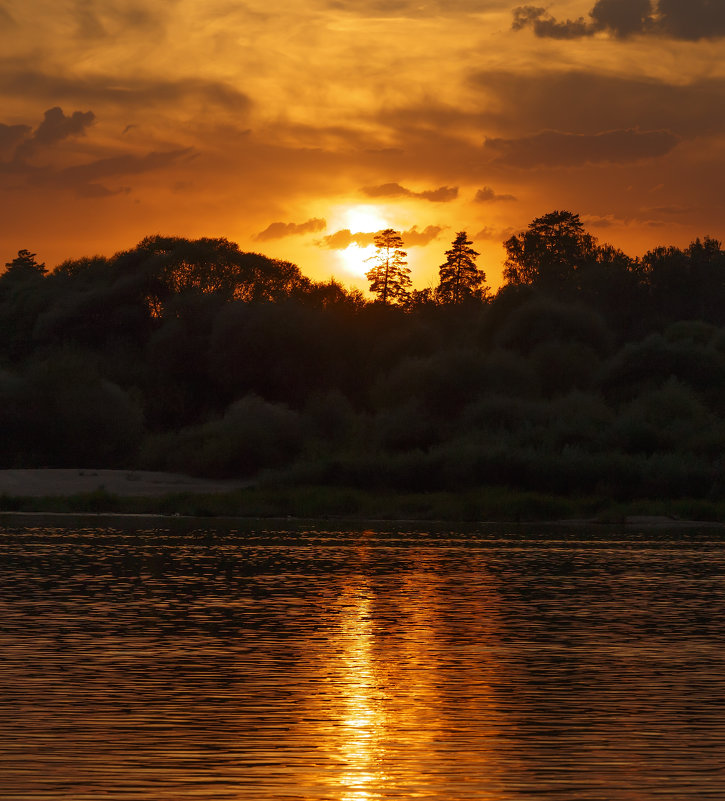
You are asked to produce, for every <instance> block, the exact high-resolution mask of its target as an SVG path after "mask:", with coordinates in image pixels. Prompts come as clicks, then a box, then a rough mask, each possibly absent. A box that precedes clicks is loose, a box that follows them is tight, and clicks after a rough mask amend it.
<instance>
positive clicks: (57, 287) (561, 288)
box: [0, 212, 725, 499]
mask: <svg viewBox="0 0 725 801" xmlns="http://www.w3.org/2000/svg"><path fill="white" fill-rule="evenodd" d="M391 247H392V251H393V255H394V252H395V251H396V250H400V247H399V246H398V245H397V244H396V243H395V242H392V240H391ZM506 248H507V251H508V262H507V273H506V275H507V283H506V284H505V285H504V286H503V287H502V288H501V289H500V290H499V291H498V292H497V293H496V294H495V295H493V296H491V297H489V296H487V295H486V293H485V292H476V291H474V290H476V289H480V287H481V283H482V282H481V281H478V279H477V275H476V274H475V273H471V263H470V262H467V261H466V260H467V259H470V260H471V262H472V261H473V259H474V258H475V256H476V255H477V254H476V253H475V251H473V250H472V249H471V243H470V242H469V240H468V239H467V237H466V235H465V232H462V233H461V234H459V235H458V237H457V239H456V241H455V242H454V244H453V248H452V250H451V251H448V253H447V260H446V265H449V266H450V265H451V264H453V266H454V267H455V264H456V261H455V259H456V258H457V257H459V256H460V257H461V259H460V266H462V267H463V268H465V270H463V271H461V272H460V273H459V274H460V275H462V276H464V278H465V275H466V274H468V275H469V278H470V276H471V275H473V279H474V280H469V279H466V280H468V284H467V286H468V288H469V289H470V290H471V291H470V292H468V291H465V292H458V291H453V292H451V291H449V290H450V288H451V286H452V285H451V284H450V280H451V276H452V275H453V276H455V272H451V270H447V271H446V270H443V271H442V273H441V281H442V282H444V281H447V282H449V283H448V284H447V285H446V286H444V288H443V291H440V287H439V288H431V289H430V291H418V292H413V293H411V294H410V295H407V296H406V299H405V302H404V303H403V302H401V301H400V298H397V299H396V300H397V302H396V303H391V302H390V301H391V298H390V297H385V298H383V297H380V295H379V293H378V296H379V299H378V300H377V301H375V302H366V301H365V299H364V298H363V297H362V295H361V294H360V293H358V292H354V291H349V290H346V289H345V288H344V287H342V286H341V285H339V284H337V283H335V282H334V281H332V282H327V283H316V282H313V281H311V280H309V279H307V278H305V277H304V276H303V275H302V274H301V273H300V271H299V270H298V269H297V267H295V266H294V265H292V264H289V263H288V262H281V261H277V260H273V259H268V258H266V257H264V256H262V255H259V254H255V253H244V252H242V251H240V250H239V248H238V247H237V246H236V245H234V244H233V243H230V242H228V241H226V240H224V239H200V240H196V241H189V240H186V239H180V238H165V237H150V238H147V239H145V240H143V241H142V242H141V243H139V245H138V246H137V247H135V248H133V249H132V250H129V251H126V252H122V253H118V254H116V255H115V256H113V257H112V258H103V257H100V256H97V257H92V258H84V259H79V260H72V261H66V262H64V263H63V264H61V265H59V266H58V267H56V269H54V270H50V271H49V270H46V268H45V266H44V265H40V264H38V263H37V261H36V260H35V256H34V255H33V254H32V253H31V252H30V251H21V252H20V253H19V254H18V256H17V258H15V259H14V260H12V261H10V262H8V264H7V265H6V267H7V269H6V271H5V272H4V273H3V274H2V275H1V276H0V431H1V432H2V440H1V441H0V466H2V467H38V466H46V467H53V466H56V467H61V466H68V467H71V466H72V467H124V468H130V467H146V468H153V469H171V470H178V471H183V472H189V473H193V474H200V475H207V476H235V477H238V476H254V475H257V474H259V472H260V471H263V470H266V471H276V475H277V477H278V479H279V480H285V481H287V482H299V483H316V484H327V485H332V484H335V485H343V486H354V487H361V488H367V489H373V490H381V491H383V490H390V489H393V490H416V491H420V490H425V491H428V490H430V491H433V490H438V489H453V490H458V489H464V488H465V489H470V488H475V487H480V486H484V485H506V486H510V487H515V488H520V489H531V490H539V491H551V492H558V493H576V494H586V493H596V494H599V495H605V496H607V497H612V498H623V499H625V498H633V497H645V496H648V497H655V496H660V497H661V496H691V497H701V498H704V497H712V498H722V497H723V496H724V495H725V474H724V473H723V462H722V454H723V452H724V451H725V448H724V446H725V251H723V250H722V248H721V246H720V243H718V242H716V241H715V240H712V239H705V240H703V241H700V240H698V241H696V242H694V243H692V244H691V245H690V246H689V247H687V248H685V249H679V248H674V247H667V248H658V249H656V250H654V251H652V252H650V253H648V254H646V255H645V256H644V257H643V258H641V259H632V258H629V257H628V256H626V255H625V254H624V253H622V252H621V251H617V250H615V249H613V248H611V247H609V246H602V245H599V244H598V243H597V242H596V241H595V240H594V238H593V237H591V236H590V235H589V234H587V233H586V232H585V231H584V229H583V226H582V225H581V221H580V220H579V218H578V216H577V215H574V214H571V213H569V212H553V213H552V214H549V215H546V216H544V217H542V218H539V219H538V220H535V221H534V222H532V224H531V226H530V227H529V229H528V230H527V231H526V232H523V233H522V234H520V235H518V236H516V237H512V238H511V239H510V240H509V241H508V242H507V243H506ZM466 270H467V271H468V273H466V272H465V271H466ZM461 286H463V284H462V285H461ZM463 296H465V300H466V302H465V303H463V302H459V301H460V300H461V298H462V297H463Z"/></svg>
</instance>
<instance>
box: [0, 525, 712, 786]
mask: <svg viewBox="0 0 725 801" xmlns="http://www.w3.org/2000/svg"><path fill="white" fill-rule="evenodd" d="M618 537H619V538H618ZM0 660H1V661H0V733H1V735H0V797H1V798H3V799H5V801H20V800H21V799H22V801H30V800H31V799H42V800H43V801H46V799H48V800H49V799H65V800H66V801H67V800H69V799H70V800H71V801H81V799H93V800H94V801H97V799H104V800H105V801H116V799H119V800H120V799H123V800H124V801H134V800H135V799H139V800H143V801H151V800H152V799H153V801H167V800H168V801H172V800H173V801H179V800H180V799H197V800H199V799H201V800H202V801H204V800H205V799H251V800H252V801H270V800H271V799H300V800H303V801H308V800H309V801H318V799H336V800H339V801H373V800H374V799H437V800H438V799H440V800H441V801H447V800H448V799H482V800H483V799H491V800H492V801H493V800H494V799H495V801H523V799H538V798H542V799H550V800H551V801H560V800H564V799H567V800H568V799H572V800H573V799H582V800H584V799H586V801H595V800H596V799H602V801H613V800H614V799H627V800H628V801H643V800H645V799H658V801H661V800H662V799H678V800H679V799H686V798H693V799H708V798H710V799H725V548H724V547H723V541H722V539H720V535H719V534H717V533H710V534H708V533H707V532H705V533H701V534H700V535H692V536H687V535H682V534H678V535H677V538H676V539H675V538H668V536H667V535H661V534H656V533H650V534H642V535H639V536H637V535H627V537H626V538H625V536H624V535H622V534H617V533H611V534H606V533H605V534H601V533H600V534H599V535H598V538H597V539H589V540H584V541H577V539H576V538H574V537H573V536H572V534H571V533H570V534H569V535H568V536H567V537H564V536H563V535H556V534H555V533H554V532H549V533H546V532H538V535H537V532H530V533H529V535H528V538H525V537H524V536H523V535H521V534H511V533H510V532H507V531H506V530H505V529H502V530H501V531H500V532H499V533H498V535H497V536H493V535H490V534H485V535H484V534H465V535H463V534H459V535H456V534H450V533H447V534H440V533H438V534H410V533H408V534H401V533H396V532H395V531H392V532H388V533H379V532H378V533H372V532H368V533H364V532H353V533H335V532H321V531H313V532H297V533H292V532H290V533H285V532H279V531H276V532H275V531H271V532H270V531H264V530H261V529H260V530H258V531H257V532H247V533H241V532H231V533H229V532H226V533H214V532H204V531H195V532H187V533H179V532H176V533H173V532H169V531H143V532H135V531H130V532H129V531H114V530H110V529H104V530H99V529H87V530H62V529H48V528H36V529H16V530H10V529H4V530H3V529H0Z"/></svg>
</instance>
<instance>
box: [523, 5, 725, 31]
mask: <svg viewBox="0 0 725 801" xmlns="http://www.w3.org/2000/svg"><path fill="white" fill-rule="evenodd" d="M512 28H513V30H515V31H519V30H522V29H524V28H531V30H533V32H534V33H535V34H536V36H539V37H542V38H552V39H579V38H581V37H584V36H594V35H595V34H597V33H601V32H606V33H608V34H610V35H611V36H614V37H616V38H618V39H626V38H628V37H630V36H668V37H671V38H673V39H682V40H686V41H698V40H700V39H718V38H720V37H722V36H725V3H723V2H721V0H659V2H652V0H597V2H596V4H595V5H594V7H593V8H592V10H591V11H590V12H589V20H586V19H585V18H584V17H578V18H577V19H574V20H571V19H566V20H564V21H559V20H557V19H556V18H555V17H553V16H552V15H551V14H550V13H549V12H548V11H547V9H546V8H543V7H541V6H519V7H518V8H515V9H514V11H513V23H512Z"/></svg>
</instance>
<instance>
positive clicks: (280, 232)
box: [254, 217, 327, 242]
mask: <svg viewBox="0 0 725 801" xmlns="http://www.w3.org/2000/svg"><path fill="white" fill-rule="evenodd" d="M325 228H327V222H326V221H325V220H323V219H321V218H318V217H313V218H312V219H310V220H307V222H303V223H285V222H273V223H270V224H269V225H268V226H267V227H266V228H265V229H264V231H260V232H259V233H258V234H255V236H254V239H255V240H256V241H257V242H266V241H268V240H270V239H282V238H283V237H286V236H299V235H300V234H310V233H318V232H319V231H324V230H325Z"/></svg>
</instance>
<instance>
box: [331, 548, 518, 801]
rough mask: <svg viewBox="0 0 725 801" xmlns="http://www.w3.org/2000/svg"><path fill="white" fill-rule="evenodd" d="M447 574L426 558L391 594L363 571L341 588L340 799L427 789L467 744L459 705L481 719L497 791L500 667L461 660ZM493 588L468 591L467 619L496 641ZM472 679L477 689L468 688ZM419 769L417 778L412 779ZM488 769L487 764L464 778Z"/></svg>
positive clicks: (489, 777)
mask: <svg viewBox="0 0 725 801" xmlns="http://www.w3.org/2000/svg"><path fill="white" fill-rule="evenodd" d="M366 556H367V555H366V554H365V549H360V550H359V551H358V557H360V558H361V561H362V562H365V560H366ZM422 561H425V557H424V558H423V560H422ZM481 578H482V579H485V577H484V575H482V576H481ZM447 580H448V579H442V577H441V576H439V575H437V574H436V573H432V572H430V571H429V570H428V569H427V568H426V566H425V565H424V564H421V566H420V569H419V570H418V571H415V572H414V573H413V574H407V575H404V576H401V578H400V583H399V586H398V587H396V589H395V592H393V593H390V592H386V593H385V595H382V594H380V592H379V588H376V586H375V584H374V582H373V581H372V580H371V578H370V577H369V576H365V575H358V576H350V577H349V581H348V583H346V584H345V585H344V586H343V587H341V588H340V594H339V596H338V599H337V603H336V606H337V608H338V610H339V615H340V617H339V630H338V636H337V642H336V643H335V645H336V649H339V650H338V653H339V656H338V657H337V660H338V671H339V672H338V674H337V686H336V688H335V691H334V693H333V697H332V698H329V699H328V700H329V702H330V707H329V712H330V714H331V715H333V716H335V715H337V717H338V724H339V725H337V726H335V727H334V728H333V730H332V731H333V732H334V737H335V739H336V740H337V742H328V743H327V744H326V747H325V750H327V751H328V753H332V754H334V755H335V761H338V760H339V762H340V763H341V765H340V771H339V773H338V774H337V775H336V776H330V779H331V780H332V783H333V785H336V786H335V787H334V792H335V795H334V797H335V798H339V799H340V801H374V799H382V798H402V797H413V795H414V790H415V786H416V785H419V786H420V788H421V789H422V787H423V785H424V784H425V783H426V781H428V780H429V779H430V776H431V775H433V776H435V775H443V774H444V773H446V772H448V771H450V770H451V763H453V764H455V763H456V760H457V753H459V752H460V751H465V750H466V743H465V742H460V743H457V742H456V736H455V731H456V728H457V726H456V723H455V719H456V718H457V717H458V716H459V715H461V714H465V715H466V716H470V715H474V716H477V717H480V719H481V727H482V728H481V732H480V733H481V735H482V736H481V739H480V740H479V741H478V742H477V743H476V745H475V747H476V750H477V752H478V753H477V754H476V757H477V758H476V762H477V763H478V768H479V771H480V772H481V773H483V775H484V776H485V779H486V780H485V783H484V785H482V786H481V787H480V788H479V790H478V791H479V792H480V793H481V794H480V796H479V797H480V798H482V799H488V798H494V797H495V796H494V795H490V794H489V789H490V788H491V787H492V786H496V785H497V784H498V781H499V777H498V774H499V773H500V768H499V767H498V766H499V764H500V760H499V759H498V758H497V756H496V753H495V750H494V749H493V744H494V741H495V736H488V734H487V729H489V728H490V729H491V731H496V730H499V729H500V728H501V727H502V726H505V722H504V720H503V717H502V714H503V713H499V710H498V705H497V703H496V699H495V698H494V696H493V690H492V687H491V685H492V684H493V683H494V678H495V675H496V674H497V672H498V669H499V666H498V665H497V664H496V662H495V661H489V660H481V662H480V663H479V664H478V665H476V668H477V669H476V670H473V671H469V670H467V669H465V668H463V664H464V661H465V660H464V655H463V654H461V655H460V657H459V658H456V654H455V651H456V645H455V643H456V641H457V639H458V638H457V632H456V630H455V629H456V621H455V619H448V620H447V619H446V615H445V614H444V613H443V610H444V609H445V604H446V597H447V595H448V593H447V592H446V588H445V586H443V584H444V582H446V581H447ZM387 589H388V590H389V588H387ZM491 589H492V588H490V587H487V582H486V581H485V580H483V581H482V582H481V584H480V586H479V589H478V591H477V592H476V595H475V597H474V598H470V599H468V601H469V602H470V603H471V607H472V608H470V607H469V609H468V610H467V612H468V625H470V624H471V622H472V621H476V622H474V623H473V625H474V626H475V628H477V629H478V638H477V640H478V642H479V643H480V644H481V646H483V647H484V648H485V647H486V645H490V644H491V643H492V641H495V639H496V637H497V629H498V623H497V615H496V611H495V610H496V599H495V597H494V594H492V593H491ZM466 605H467V606H468V604H466ZM468 634H470V629H469V631H468ZM451 642H452V643H453V644H454V645H453V649H452V650H446V651H445V655H444V651H443V649H444V648H445V645H444V644H446V643H448V644H449V645H450V643H451ZM458 647H461V644H460V643H459V645H458ZM466 648H468V646H466ZM473 688H475V690H474V692H475V696H470V697H469V694H470V693H471V692H472V689H473ZM331 689H332V688H331ZM474 697H475V701H474V702H473V705H474V707H475V708H471V701H472V700H473V698H474ZM499 718H501V719H500V720H499ZM452 733H453V738H451V734H452ZM411 777H416V778H415V779H414V780H413V781H412V783H411ZM480 778H481V774H480V773H479V774H478V775H477V776H476V777H473V776H470V777H465V778H464V777H461V779H462V780H463V781H467V780H468V781H480Z"/></svg>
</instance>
